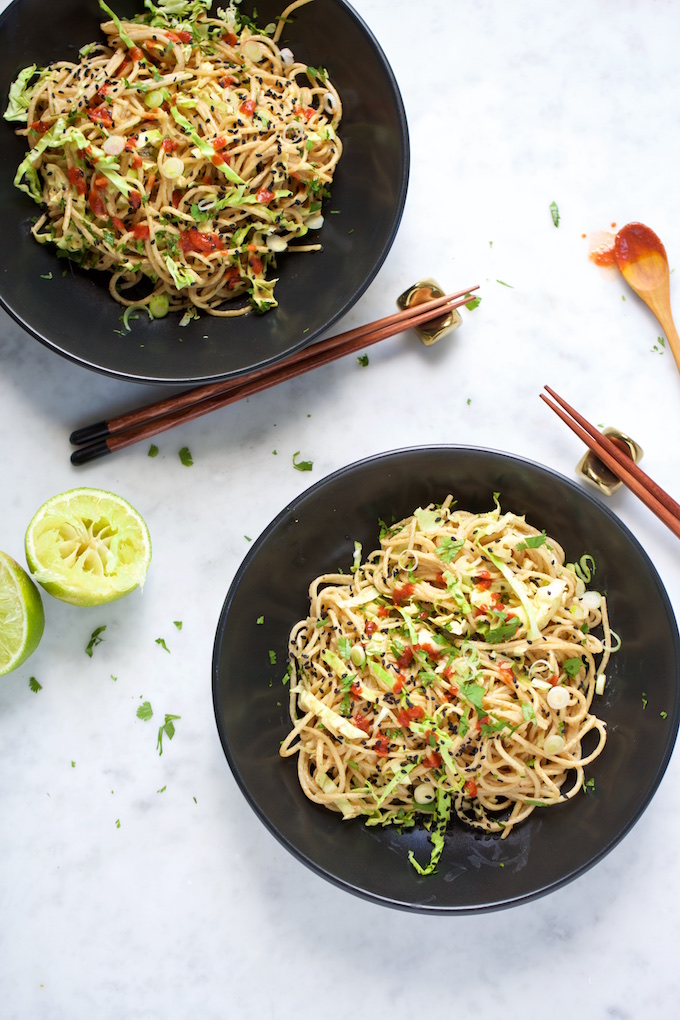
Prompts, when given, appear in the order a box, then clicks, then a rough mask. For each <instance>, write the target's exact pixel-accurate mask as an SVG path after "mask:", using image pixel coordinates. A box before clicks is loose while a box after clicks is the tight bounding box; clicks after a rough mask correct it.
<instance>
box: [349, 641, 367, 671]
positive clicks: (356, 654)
mask: <svg viewBox="0 0 680 1020" xmlns="http://www.w3.org/2000/svg"><path fill="white" fill-rule="evenodd" d="M349 657H350V659H351V661H352V663H353V664H354V665H355V666H363V665H364V663H365V662H366V652H365V651H364V649H363V648H362V646H361V645H353V646H352V651H351V652H350V653H349Z"/></svg>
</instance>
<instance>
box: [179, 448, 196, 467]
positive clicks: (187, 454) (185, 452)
mask: <svg viewBox="0 0 680 1020" xmlns="http://www.w3.org/2000/svg"><path fill="white" fill-rule="evenodd" d="M179 459H180V460H181V461H182V464H184V467H191V466H192V464H193V463H194V458H193V457H192V456H191V450H190V449H189V447H188V446H183V447H182V449H181V450H180V451H179Z"/></svg>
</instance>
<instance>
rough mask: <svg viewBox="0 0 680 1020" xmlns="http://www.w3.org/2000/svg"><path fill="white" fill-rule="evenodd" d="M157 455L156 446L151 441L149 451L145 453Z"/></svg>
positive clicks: (149, 455) (148, 455)
mask: <svg viewBox="0 0 680 1020" xmlns="http://www.w3.org/2000/svg"><path fill="white" fill-rule="evenodd" d="M157 456H158V447H157V446H156V444H155V443H152V444H151V446H150V447H149V452H148V454H147V457H157Z"/></svg>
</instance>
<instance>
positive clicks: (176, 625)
mask: <svg viewBox="0 0 680 1020" xmlns="http://www.w3.org/2000/svg"><path fill="white" fill-rule="evenodd" d="M172 622H173V623H174V625H175V627H177V630H181V629H182V621H181V620H173V621H172Z"/></svg>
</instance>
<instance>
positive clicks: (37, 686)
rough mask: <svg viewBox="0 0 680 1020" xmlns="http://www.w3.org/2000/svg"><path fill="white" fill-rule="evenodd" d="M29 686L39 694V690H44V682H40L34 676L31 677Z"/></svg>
mask: <svg viewBox="0 0 680 1020" xmlns="http://www.w3.org/2000/svg"><path fill="white" fill-rule="evenodd" d="M28 686H29V687H30V688H31V690H32V691H33V693H34V694H37V693H38V691H41V690H42V684H41V683H39V682H38V681H37V680H36V678H35V677H34V676H32V677H29V679H28Z"/></svg>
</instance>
